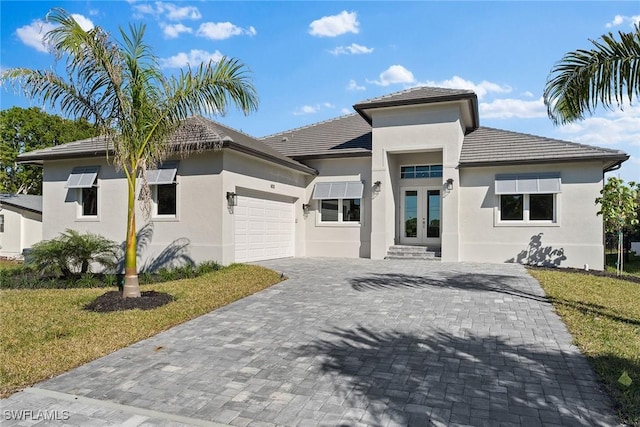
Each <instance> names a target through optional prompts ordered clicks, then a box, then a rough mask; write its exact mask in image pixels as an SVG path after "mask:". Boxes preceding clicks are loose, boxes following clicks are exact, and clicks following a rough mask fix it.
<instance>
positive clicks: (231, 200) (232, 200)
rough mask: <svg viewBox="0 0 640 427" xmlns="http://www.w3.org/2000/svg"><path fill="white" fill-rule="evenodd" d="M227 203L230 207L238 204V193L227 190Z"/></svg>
mask: <svg viewBox="0 0 640 427" xmlns="http://www.w3.org/2000/svg"><path fill="white" fill-rule="evenodd" d="M227 205H229V207H230V208H232V207H234V206H237V205H238V195H237V194H236V193H233V192H230V191H227Z"/></svg>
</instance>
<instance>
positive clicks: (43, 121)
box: [0, 107, 96, 194]
mask: <svg viewBox="0 0 640 427" xmlns="http://www.w3.org/2000/svg"><path fill="white" fill-rule="evenodd" d="M0 136H1V137H2V140H1V141H0V193H12V194H14V193H20V194H42V168H41V167H40V166H36V165H22V164H17V163H16V158H17V157H18V155H19V154H22V153H24V152H27V151H32V150H37V149H40V148H45V147H51V146H54V145H58V144H63V143H66V142H71V141H77V140H80V139H85V138H90V137H92V136H96V129H95V128H94V127H93V126H92V125H91V124H90V123H89V122H88V121H86V120H83V119H79V120H67V119H64V118H62V117H59V116H56V115H53V114H47V113H46V112H44V111H42V110H40V109H39V108H37V107H31V108H20V107H12V108H9V109H7V110H3V111H0Z"/></svg>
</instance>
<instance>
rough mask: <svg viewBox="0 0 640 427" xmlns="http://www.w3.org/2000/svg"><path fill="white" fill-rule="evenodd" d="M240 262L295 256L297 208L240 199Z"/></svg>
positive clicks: (237, 233) (237, 221) (237, 226)
mask: <svg viewBox="0 0 640 427" xmlns="http://www.w3.org/2000/svg"><path fill="white" fill-rule="evenodd" d="M234 217H235V218H234V222H235V242H236V249H235V259H236V262H247V261H259V260H263V259H273V258H284V257H291V256H293V255H294V223H295V221H294V205H293V203H287V202H283V201H276V200H269V199H264V198H259V197H249V196H238V205H237V206H236V208H235V210H234Z"/></svg>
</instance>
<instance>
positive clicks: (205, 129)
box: [18, 116, 316, 174]
mask: <svg viewBox="0 0 640 427" xmlns="http://www.w3.org/2000/svg"><path fill="white" fill-rule="evenodd" d="M194 135H197V137H196V138H194ZM196 140H197V141H198V143H199V144H202V145H203V147H204V149H214V148H220V146H222V147H225V148H230V149H232V150H236V151H241V152H244V153H247V154H250V155H253V156H256V157H260V158H264V159H266V160H269V161H273V162H275V163H278V164H281V165H284V166H288V167H291V168H293V169H297V170H300V171H302V172H306V173H309V174H316V171H315V170H314V169H312V168H310V167H308V166H306V165H303V164H302V163H299V162H297V161H295V160H293V159H291V158H289V157H287V156H285V155H283V154H282V153H280V152H279V151H276V150H274V149H273V148H271V147H269V146H267V145H265V144H264V143H262V142H260V141H258V140H257V139H255V138H253V137H252V136H250V135H247V134H245V133H242V132H240V131H237V130H235V129H232V128H230V127H227V126H224V125H223V124H221V123H218V122H215V121H213V120H209V119H206V118H204V117H199V116H198V117H190V118H188V119H186V120H185V121H184V123H183V125H182V126H181V128H180V129H179V130H178V132H177V133H176V134H175V135H174V137H173V140H172V143H173V144H176V145H182V144H190V143H195V141H196ZM107 151H109V152H112V145H111V144H108V146H107V141H106V139H105V138H104V137H96V138H89V139H84V140H81V141H74V142H70V143H67V144H62V145H56V146H54V147H48V148H43V149H41V150H35V151H30V152H27V153H23V154H21V155H20V156H18V161H20V162H40V161H42V160H45V159H66V158H77V157H91V156H97V155H104V154H106V153H107Z"/></svg>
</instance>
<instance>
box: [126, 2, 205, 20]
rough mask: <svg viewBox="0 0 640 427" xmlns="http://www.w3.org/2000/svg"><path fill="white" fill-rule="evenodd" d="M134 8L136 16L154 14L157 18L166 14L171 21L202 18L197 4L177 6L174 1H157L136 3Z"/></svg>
mask: <svg viewBox="0 0 640 427" xmlns="http://www.w3.org/2000/svg"><path fill="white" fill-rule="evenodd" d="M133 10H135V11H136V12H137V14H136V16H138V17H142V16H144V15H152V16H154V17H156V19H158V18H160V17H161V16H164V17H165V18H166V19H168V20H170V21H182V20H184V19H191V20H197V19H200V18H202V15H201V14H200V11H199V10H198V8H197V7H195V6H182V7H180V6H176V5H175V4H173V3H164V2H161V1H157V2H155V3H154V4H153V5H151V4H148V3H144V4H136V5H134V6H133Z"/></svg>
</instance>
